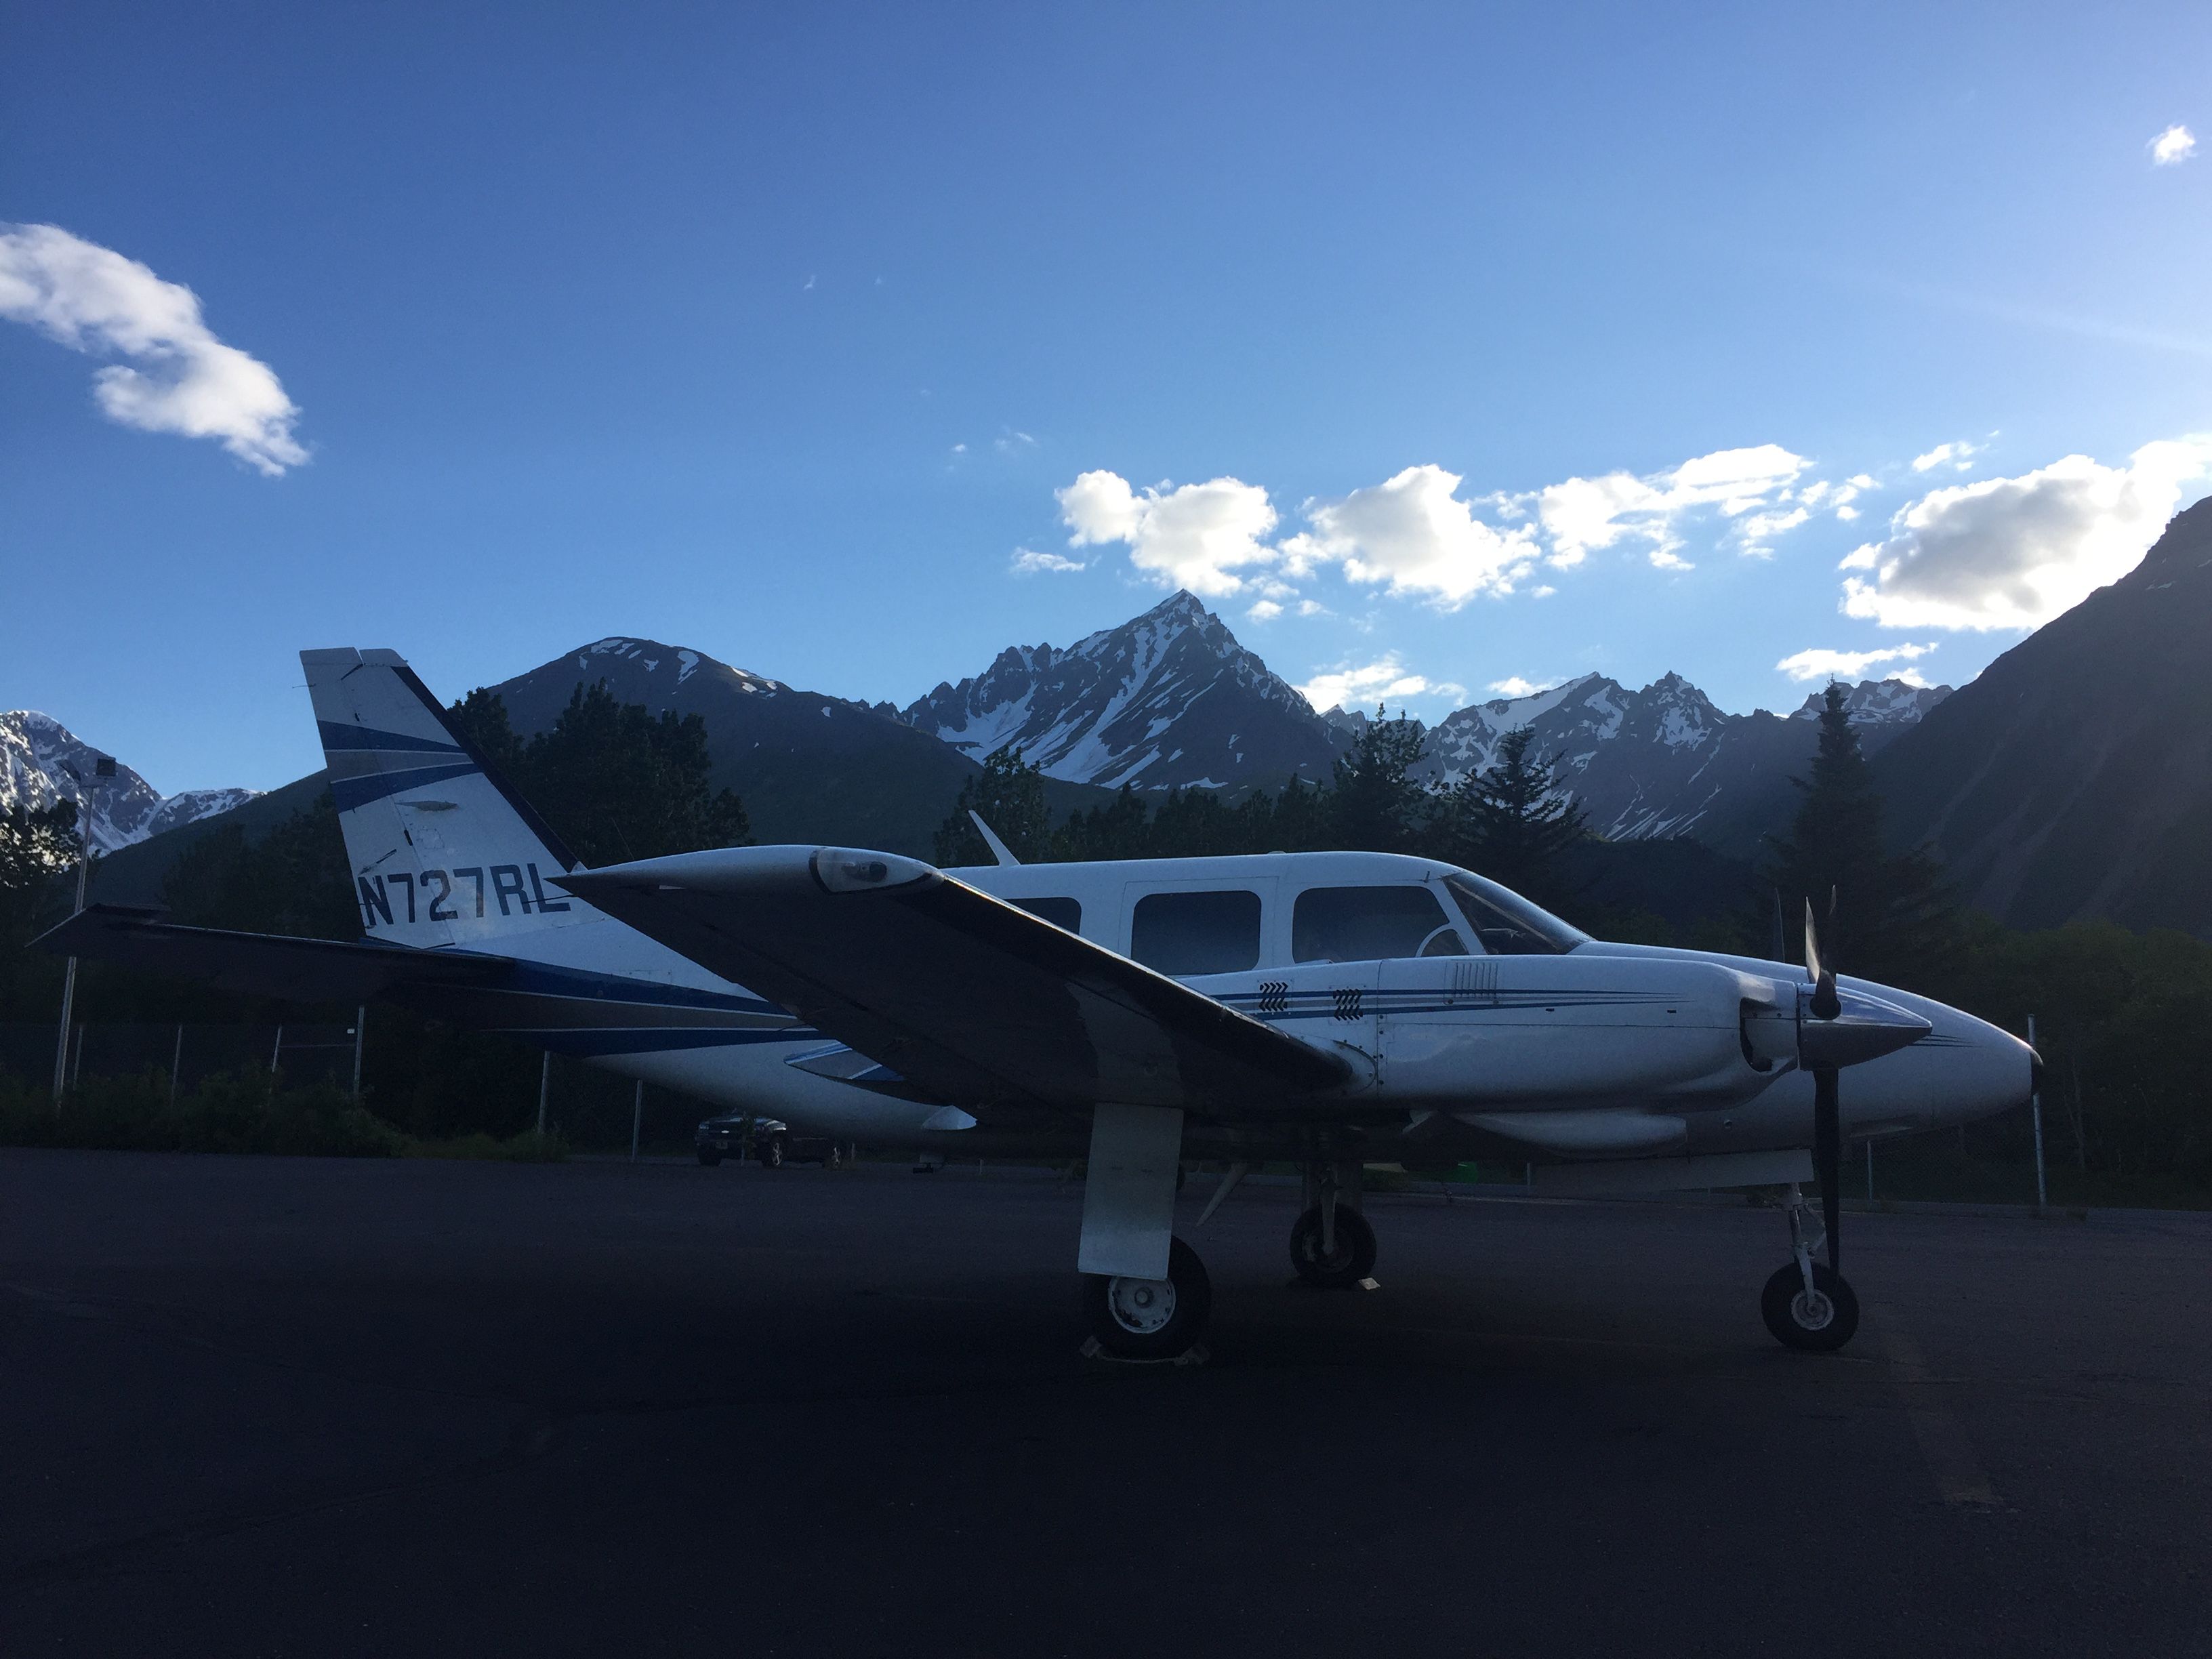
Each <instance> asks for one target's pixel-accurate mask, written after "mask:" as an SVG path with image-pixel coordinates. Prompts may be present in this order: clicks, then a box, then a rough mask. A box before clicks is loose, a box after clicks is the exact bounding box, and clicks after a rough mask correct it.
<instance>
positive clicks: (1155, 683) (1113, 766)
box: [903, 592, 1340, 790]
mask: <svg viewBox="0 0 2212 1659" xmlns="http://www.w3.org/2000/svg"><path fill="white" fill-rule="evenodd" d="M903 718H904V719H905V720H906V721H907V723H908V725H910V726H913V727H915V729H916V730H917V731H921V732H927V733H928V734H929V735H930V736H931V737H933V738H937V739H939V740H940V741H942V742H944V743H945V744H950V745H951V747H952V748H954V749H956V750H958V751H959V752H960V753H962V754H963V755H966V756H968V757H971V758H972V759H975V760H977V761H981V760H982V759H984V758H985V757H987V756H988V755H990V754H991V753H992V752H993V751H994V750H997V749H1000V748H1001V747H1003V746H1004V745H1006V744H1009V743H1011V744H1014V745H1015V746H1016V747H1017V748H1018V749H1019V750H1021V752H1022V755H1023V757H1024V759H1026V760H1028V761H1029V762H1030V763H1031V764H1032V765H1035V766H1037V767H1041V768H1042V769H1043V771H1044V774H1045V775H1046V776H1047V777H1049V778H1058V779H1061V780H1063V781H1067V782H1070V783H1093V784H1098V785H1100V786H1102V787H1106V788H1119V787H1121V785H1122V784H1125V783H1129V784H1134V785H1135V786H1136V787H1138V788H1139V789H1147V790H1152V789H1170V788H1191V787H1196V788H1201V789H1237V788H1241V787H1244V786H1246V785H1248V784H1255V783H1257V784H1262V785H1265V786H1266V787H1269V788H1276V787H1280V786H1281V784H1282V782H1283V781H1284V780H1285V779H1286V778H1288V777H1289V776H1291V775H1292V774H1293V773H1296V774H1297V775H1299V776H1301V777H1304V778H1307V779H1309V780H1313V779H1321V778H1326V777H1328V775H1329V773H1330V771H1331V769H1332V768H1333V766H1334V762H1335V757H1336V751H1337V749H1338V747H1339V746H1340V739H1339V738H1337V737H1335V736H1334V735H1332V731H1331V728H1330V726H1328V723H1327V722H1326V721H1325V720H1323V719H1322V716H1320V715H1318V714H1316V713H1315V712H1314V710H1313V708H1312V705H1310V703H1308V702H1306V700H1305V698H1304V697H1303V696H1300V695H1299V694H1298V692H1297V690H1295V689H1294V688H1292V687H1291V685H1290V684H1287V683H1286V682H1285V681H1284V680H1283V679H1281V678H1279V677H1278V676H1277V675H1275V674H1273V673H1271V672H1270V671H1268V668H1267V664H1265V663H1264V662H1261V660H1260V659H1259V658H1258V657H1256V656H1255V655H1253V654H1252V653H1251V652H1249V651H1247V650H1246V649H1245V648H1244V647H1243V646H1242V645H1240V644H1238V643H1237V636H1236V635H1234V634H1231V632H1230V631H1229V629H1228V627H1227V626H1226V625H1225V623H1223V622H1222V620H1221V618H1220V617H1217V616H1215V615H1214V614H1213V613H1212V611H1208V610H1207V609H1206V607H1205V606H1204V605H1200V603H1199V602H1198V600H1197V599H1194V598H1193V597H1192V596H1191V595H1190V594H1188V593H1187V592H1178V593H1176V594H1175V595H1174V596H1172V597H1171V598H1170V599H1163V600H1162V601H1161V602H1160V603H1159V604H1158V605H1154V606H1153V607H1152V609H1151V610H1150V611H1146V612H1145V613H1144V615H1142V616H1140V617H1133V618H1132V619H1131V620H1129V621H1127V622H1126V623H1122V624H1121V626H1120V627H1119V628H1109V629H1103V630H1102V631H1101V632H1099V633H1096V634H1093V635H1090V636H1089V637H1087V638H1085V639H1081V640H1078V641H1076V642H1075V643H1074V644H1073V645H1071V646H1069V647H1067V648H1066V650H1064V651H1063V650H1060V649H1059V648H1058V647H1054V646H1050V645H1030V646H1014V647H1010V648H1009V649H1007V650H1005V651H1002V652H1000V653H999V655H998V657H997V659H995V660H994V662H993V663H992V664H991V665H990V666H989V667H988V668H987V669H985V670H984V671H983V672H982V673H981V674H979V675H977V676H975V678H972V679H964V680H962V681H961V682H960V683H959V684H957V685H953V684H939V686H938V688H937V689H936V690H934V691H932V692H931V693H930V694H929V695H928V696H926V697H922V698H921V699H920V700H918V701H917V702H915V703H913V704H912V705H910V706H909V707H908V708H907V709H906V710H905V712H904V715H903Z"/></svg>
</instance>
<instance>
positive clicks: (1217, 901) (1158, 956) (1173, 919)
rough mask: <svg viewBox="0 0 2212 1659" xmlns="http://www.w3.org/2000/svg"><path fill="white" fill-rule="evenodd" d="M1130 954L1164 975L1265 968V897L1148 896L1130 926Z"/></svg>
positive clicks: (1226, 894) (1241, 892) (1239, 894)
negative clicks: (1262, 951)
mask: <svg viewBox="0 0 2212 1659" xmlns="http://www.w3.org/2000/svg"><path fill="white" fill-rule="evenodd" d="M1129 954H1130V955H1131V956H1133V957H1135V958H1136V959H1137V960H1138V961H1139V962H1141V963H1144V964H1145V966H1146V967H1147V968H1150V969H1154V970H1155V971H1157V972H1158V973H1163V974H1174V975H1190V974H1241V973H1243V971H1244V970H1245V969H1249V968H1256V967H1258V966H1259V965H1260V896H1259V895H1258V894H1257V893H1254V892H1249V891H1245V890H1235V891H1230V892H1220V893H1147V894H1146V895H1145V896H1144V897H1142V898H1140V899H1139V900H1138V901H1137V908H1136V914H1135V915H1133V916H1132V917H1131V918H1130V922H1129Z"/></svg>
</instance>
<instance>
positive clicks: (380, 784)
mask: <svg viewBox="0 0 2212 1659" xmlns="http://www.w3.org/2000/svg"><path fill="white" fill-rule="evenodd" d="M300 663H301V666H302V667H303V668H305V669H306V670H307V690H308V694H309V695H310V696H312V697H313V700H314V705H315V721H316V724H317V726H319V728H320V731H321V733H322V740H323V756H324V758H325V762H326V763H328V765H329V768H330V779H331V799H333V801H334V802H335V803H336V805H337V813H338V824H339V827H340V829H342V830H343V832H344V835H345V846H346V862H347V865H348V866H349V868H350V870H351V872H352V875H353V881H354V889H355V892H354V897H355V901H356V903H358V904H359V905H360V906H361V912H362V929H363V931H364V932H365V933H367V934H368V936H369V937H371V938H373V939H385V940H386V941H388V942H390V943H393V944H398V945H419V946H438V945H464V946H467V947H470V948H472V949H477V950H493V949H499V948H501V941H507V943H508V945H510V946H511V944H512V941H513V936H514V935H516V934H518V933H531V932H535V931H538V930H539V929H543V928H547V927H566V926H569V925H572V924H574V923H575V922H578V921H583V920H585V919H586V917H587V916H589V915H591V914H592V911H591V909H590V907H589V906H587V905H586V904H585V903H584V902H583V901H581V900H580V899H576V898H573V897H571V896H568V894H566V893H563V892H562V890H560V889H559V888H558V887H548V886H547V885H546V880H547V878H549V877H554V876H559V875H562V874H564V873H566V872H568V871H570V870H574V869H576V868H579V867H580V866H579V864H578V861H577V860H576V859H575V857H574V855H573V854H571V853H570V852H569V851H568V848H566V847H565V846H563V845H562V842H561V838H560V837H559V836H557V835H556V834H555V833H554V832H553V830H552V829H551V828H550V826H549V825H547V824H546V823H545V822H544V820H543V819H542V818H540V817H538V814H537V812H536V811H534V810H533V809H532V807H531V805H530V804H529V802H527V801H526V800H524V799H522V798H521V797H520V795H518V794H516V793H514V791H513V789H512V788H511V787H508V785H507V783H506V782H505V781H504V780H502V779H501V777H500V776H499V775H498V774H497V773H496V772H495V770H494V769H493V768H492V766H491V763H489V761H487V760H486V759H485V758H484V757H483V754H482V752H481V751H479V750H477V746H476V745H475V744H473V743H471V741H470V740H469V738H468V736H467V734H466V733H465V732H463V731H461V729H460V728H459V726H456V725H455V724H454V723H453V720H451V719H450V718H449V717H448V715H447V713H446V711H445V709H444V708H441V706H440V704H439V702H438V700H437V699H436V698H435V696H432V695H431V694H430V691H429V689H428V687H427V686H425V685H424V684H422V681H421V680H420V679H418V678H416V675H415V671H414V670H412V669H410V667H408V665H407V664H406V662H405V660H404V659H402V658H401V657H400V656H399V654H398V653H397V652H392V651H356V650H354V649H352V648H351V647H347V648H345V649H342V650H333V651H302V652H301V653H300Z"/></svg>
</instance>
